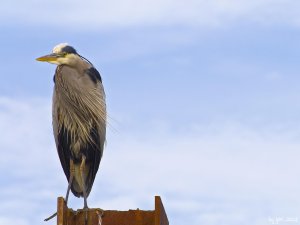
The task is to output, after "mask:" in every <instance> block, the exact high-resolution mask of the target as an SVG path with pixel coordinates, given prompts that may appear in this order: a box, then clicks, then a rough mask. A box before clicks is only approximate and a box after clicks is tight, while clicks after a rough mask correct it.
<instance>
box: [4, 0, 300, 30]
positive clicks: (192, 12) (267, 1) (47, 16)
mask: <svg viewBox="0 0 300 225" xmlns="http://www.w3.org/2000/svg"><path fill="white" fill-rule="evenodd" d="M28 12H30V13H28ZM0 15H1V17H0V18H1V19H2V21H3V22H7V21H8V20H17V21H21V22H25V21H26V23H28V22H30V23H34V24H43V25H44V24H52V25H56V26H59V25H62V26H69V27H73V28H77V29H78V28H79V27H78V26H80V30H82V29H83V27H85V26H87V27H88V28H95V27H98V28H99V27H102V28H103V27H104V28H114V27H124V26H125V27H126V26H140V25H142V26H145V25H150V26H151V25H155V26H161V25H189V26H198V25H204V26H216V25H220V24H224V23H227V22H231V21H235V22H238V21H240V20H244V19H246V20H249V21H257V22H260V23H273V22H284V23H285V22H287V23H292V24H299V3H298V2H296V1H293V0H285V1H283V0H254V1H246V0H212V1H204V0H187V1H181V0H175V1H170V0H163V1H161V0H153V1H150V0H141V1H136V0H126V1H120V0H112V1H96V0H94V1H89V2H88V3H87V2H83V1H79V0H74V1H69V0H65V1H58V0H54V1H44V2H43V3H41V2H38V1H35V0H30V1H26V2H19V1H9V2H8V1H7V2H5V3H3V5H2V7H1V9H0Z"/></svg>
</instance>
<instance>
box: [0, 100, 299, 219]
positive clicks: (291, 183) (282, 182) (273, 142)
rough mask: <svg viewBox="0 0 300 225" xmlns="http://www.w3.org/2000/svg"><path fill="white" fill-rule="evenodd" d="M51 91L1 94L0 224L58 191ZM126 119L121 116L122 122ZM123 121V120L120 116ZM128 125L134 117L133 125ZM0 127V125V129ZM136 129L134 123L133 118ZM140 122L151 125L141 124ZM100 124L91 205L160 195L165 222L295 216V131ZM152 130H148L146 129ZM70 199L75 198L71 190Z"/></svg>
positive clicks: (48, 204)
mask: <svg viewBox="0 0 300 225" xmlns="http://www.w3.org/2000/svg"><path fill="white" fill-rule="evenodd" d="M49 106H50V100H48V99H34V100H32V99H9V98H0V127H1V129H2V130H5V132H3V135H1V136H0V148H1V152H2V156H1V163H0V165H1V171H6V173H5V174H4V175H2V176H1V177H2V180H1V192H0V193H1V194H0V197H1V207H0V224H1V225H2V224H7V221H14V218H15V211H17V212H18V215H19V220H18V221H16V222H15V224H20V225H22V224H29V223H30V224H32V221H34V222H33V223H40V222H42V219H43V218H44V217H46V216H48V215H50V214H51V213H52V211H53V210H55V204H56V197H57V196H59V195H64V194H65V193H64V192H65V189H66V186H67V182H66V179H65V177H64V175H63V172H62V169H61V168H60V165H59V160H58V157H57V155H56V152H55V149H54V143H53V137H52V130H51V121H50V118H51V116H50V113H51V110H50V107H49ZM127 125H128V127H129V124H127ZM123 127H126V126H123ZM134 127H136V126H134ZM3 128H4V129H3ZM137 129H138V128H137ZM149 130H152V131H153V132H152V134H151V132H149ZM149 130H148V132H147V135H143V131H142V130H141V131H139V130H135V131H133V130H130V127H129V128H128V129H126V130H125V129H124V130H119V131H118V133H113V134H112V132H110V131H109V137H108V144H107V148H106V150H105V154H104V158H103V160H102V162H101V166H100V171H99V173H98V175H97V179H96V182H95V184H94V188H93V190H92V193H91V196H90V198H89V203H90V206H91V207H101V208H104V209H120V210H127V209H128V208H132V209H134V208H140V209H147V210H150V209H153V207H154V202H153V201H154V199H153V196H154V195H161V197H162V200H163V202H164V205H165V208H166V211H167V214H168V216H169V220H170V222H171V224H175V225H177V224H182V223H183V222H184V221H186V220H187V218H188V222H189V224H191V225H194V224H195V225H196V224H200V223H201V224H210V225H212V224H220V223H221V222H223V223H224V224H241V223H243V224H265V223H267V221H268V220H267V219H268V216H273V215H274V216H298V214H296V213H297V211H299V209H300V208H299V190H300V182H299V179H298V177H299V175H300V174H299V173H300V172H299V171H300V165H299V163H298V159H299V148H300V142H299V141H298V139H295V137H296V136H297V132H298V131H293V132H296V133H293V132H284V131H283V132H282V133H279V132H278V131H277V132H274V131H272V130H271V129H269V128H265V129H261V130H258V129H253V128H252V129H250V128H247V127H245V126H244V125H243V124H239V123H236V122H235V123H233V122H223V123H218V124H213V123H212V125H211V126H210V127H203V126H202V125H199V124H198V125H195V126H194V128H191V129H188V130H189V131H188V132H186V133H176V134H175V133H174V132H172V131H171V130H169V128H168V127H167V126H161V127H159V126H158V127H157V126H153V127H149ZM149 134H151V135H149ZM70 206H71V207H73V208H76V207H81V206H82V199H80V200H77V199H75V198H74V197H71V201H70Z"/></svg>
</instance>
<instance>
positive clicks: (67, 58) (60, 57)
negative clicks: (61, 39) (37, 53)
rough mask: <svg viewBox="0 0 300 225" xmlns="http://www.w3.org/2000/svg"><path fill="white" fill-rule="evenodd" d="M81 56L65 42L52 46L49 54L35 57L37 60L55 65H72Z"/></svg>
mask: <svg viewBox="0 0 300 225" xmlns="http://www.w3.org/2000/svg"><path fill="white" fill-rule="evenodd" d="M80 59H81V57H80V56H79V55H78V54H77V52H76V50H75V48H73V47H72V46H70V45H68V44H67V43H62V44H58V45H56V46H55V47H54V48H53V51H52V53H51V54H49V55H45V56H41V57H39V58H37V59H36V60H37V61H41V62H48V63H52V64H56V65H73V64H76V61H77V60H80Z"/></svg>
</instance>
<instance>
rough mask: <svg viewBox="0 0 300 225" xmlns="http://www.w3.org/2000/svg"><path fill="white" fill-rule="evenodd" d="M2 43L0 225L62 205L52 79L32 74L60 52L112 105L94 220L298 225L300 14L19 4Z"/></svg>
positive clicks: (73, 0)
mask: <svg viewBox="0 0 300 225" xmlns="http://www.w3.org/2000/svg"><path fill="white" fill-rule="evenodd" d="M0 29H1V33H0V41H1V54H0V79H1V81H0V129H1V135H0V149H1V153H2V155H1V157H0V174H1V178H2V179H1V181H0V190H1V192H0V198H1V204H0V225H8V224H14V225H29V224H30V225H32V224H44V222H43V219H44V218H45V217H47V216H49V215H50V214H52V213H53V212H54V211H55V210H56V198H57V196H64V195H65V191H66V188H67V182H66V179H65V177H64V174H63V172H62V169H61V166H60V163H59V160H58V156H57V153H56V149H55V145H54V139H53V135H52V127H51V96H52V88H53V82H52V78H53V74H54V70H55V66H53V65H50V64H46V63H39V62H36V61H35V58H36V57H38V56H41V55H44V54H47V53H49V52H50V51H51V50H52V48H53V47H54V46H55V45H56V44H58V43H61V42H68V43H69V44H71V45H73V46H74V47H75V48H76V49H77V50H78V52H79V53H80V54H81V55H83V56H85V57H86V58H88V59H89V60H90V61H92V62H93V64H94V65H95V66H96V67H97V69H98V70H99V71H100V73H101V74H102V78H103V82H104V86H105V90H106V94H107V105H108V112H109V117H110V118H109V127H108V137H107V145H106V149H105V153H104V157H103V159H102V162H101V165H100V170H99V172H98V174H97V178H96V181H95V183H94V187H93V190H92V192H91V194H90V197H89V205H90V207H101V208H103V209H115V210H128V209H136V208H140V209H145V210H152V209H153V208H154V196H155V195H159V196H161V197H162V200H163V203H164V206H165V209H166V211H167V215H168V218H169V221H170V224H172V225H181V224H189V225H200V224H205V225H223V224H224V225H237V224H239V225H240V224H245V225H267V224H275V223H276V221H277V222H278V223H280V224H291V225H292V224H300V213H299V212H300V163H299V159H300V104H299V99H300V89H299V84H300V73H299V69H300V66H299V63H298V61H299V60H300V44H299V43H300V2H298V1H295V0H253V1H246V0H223V1H222V0H211V1H204V0H186V1H180V0H173V1H169V0H152V1H148V0H139V1H136V0H124V1H119V0H111V1H106V2H104V1H96V0H91V1H79V0H62V1H58V0H52V1H50V0H46V1H38V0H28V1H17V0H11V1H6V2H3V3H1V7H0ZM82 205H83V201H82V199H77V198H75V197H73V196H72V197H71V200H70V207H72V208H74V209H77V208H81V207H82ZM45 224H47V223H45ZM48 224H55V220H53V221H50V222H48Z"/></svg>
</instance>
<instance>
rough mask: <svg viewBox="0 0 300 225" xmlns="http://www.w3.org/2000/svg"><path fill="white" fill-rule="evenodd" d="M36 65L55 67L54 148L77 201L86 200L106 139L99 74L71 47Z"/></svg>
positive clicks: (59, 48) (57, 49)
mask: <svg viewBox="0 0 300 225" xmlns="http://www.w3.org/2000/svg"><path fill="white" fill-rule="evenodd" d="M37 60H38V61H42V62H49V63H53V64H56V65H58V66H57V68H56V71H55V75H54V78H53V80H54V83H55V85H54V93H53V103H52V104H53V105H52V117H53V131H54V137H55V142H56V148H57V152H58V155H59V159H60V162H61V165H62V167H63V170H64V173H65V175H66V177H67V179H68V189H67V193H66V204H67V202H68V197H69V192H70V190H71V191H72V193H73V194H74V195H75V196H76V197H83V198H84V209H87V208H88V205H87V197H88V195H89V193H90V191H91V189H92V186H93V182H94V180H95V176H96V173H97V171H98V168H99V164H100V160H101V158H102V153H103V146H104V142H105V136H106V104H105V93H104V89H103V85H102V80H101V76H100V74H99V72H98V71H97V70H96V69H95V67H94V66H93V64H92V63H91V62H90V61H88V60H87V59H86V58H84V57H82V56H81V55H79V54H78V53H77V51H76V50H75V49H74V48H73V47H72V46H70V45H68V44H66V43H63V44H59V45H57V46H55V47H54V49H53V51H52V54H49V55H45V56H42V57H39V58H37Z"/></svg>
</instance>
